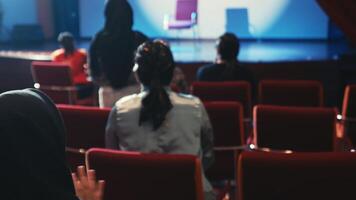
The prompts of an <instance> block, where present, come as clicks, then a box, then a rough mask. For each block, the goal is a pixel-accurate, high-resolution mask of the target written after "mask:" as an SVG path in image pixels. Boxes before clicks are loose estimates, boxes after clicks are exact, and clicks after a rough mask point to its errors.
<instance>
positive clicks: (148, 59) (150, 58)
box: [134, 40, 175, 88]
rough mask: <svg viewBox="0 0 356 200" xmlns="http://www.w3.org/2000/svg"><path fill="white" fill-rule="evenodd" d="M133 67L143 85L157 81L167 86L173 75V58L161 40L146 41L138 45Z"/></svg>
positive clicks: (147, 85)
mask: <svg viewBox="0 0 356 200" xmlns="http://www.w3.org/2000/svg"><path fill="white" fill-rule="evenodd" d="M135 63H136V65H135V69H134V71H135V72H136V74H137V76H138V78H139V81H140V82H141V83H142V85H143V86H145V87H148V88H150V87H154V86H156V85H157V83H159V85H161V86H168V85H169V84H170V82H171V80H172V77H173V71H174V67H175V64H174V60H173V55H172V52H171V50H170V49H169V47H168V45H167V44H165V43H164V42H163V41H159V40H156V41H153V42H146V43H144V44H142V45H141V46H139V47H138V49H137V53H136V58H135Z"/></svg>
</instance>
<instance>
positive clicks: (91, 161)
mask: <svg viewBox="0 0 356 200" xmlns="http://www.w3.org/2000/svg"><path fill="white" fill-rule="evenodd" d="M86 159H87V164H88V166H87V167H88V169H95V170H96V175H97V177H98V178H99V179H103V180H105V181H106V185H105V197H104V199H105V200H118V199H125V200H138V199H155V200H161V199H162V200H167V199H169V200H182V199H184V200H203V189H202V178H201V165H200V161H199V159H198V158H197V157H195V156H192V155H173V154H143V153H137V152H123V151H115V150H107V149H90V150H89V151H88V152H87V155H86Z"/></svg>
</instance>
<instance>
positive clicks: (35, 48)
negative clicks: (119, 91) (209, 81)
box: [0, 40, 351, 63]
mask: <svg viewBox="0 0 356 200" xmlns="http://www.w3.org/2000/svg"><path fill="white" fill-rule="evenodd" d="M168 42H169V44H170V46H171V49H172V52H173V55H174V58H175V60H176V62H178V63H184V62H213V61H214V59H215V54H216V53H215V40H196V41H194V40H170V41H168ZM77 46H78V47H79V48H83V49H86V50H88V49H89V46H90V40H81V41H78V42H77ZM56 48H58V44H57V43H56V42H44V43H37V44H26V45H21V44H10V43H8V44H0V56H4V55H5V56H15V57H16V56H20V57H21V56H24V57H29V58H31V57H33V59H36V60H47V59H50V57H49V53H50V52H51V51H53V50H55V49H56ZM350 51H351V49H349V47H348V46H347V45H346V44H345V43H344V42H328V41H325V40H282V41H278V40H243V41H241V48H240V54H239V57H238V58H239V60H240V61H242V62H281V61H313V60H314V61H315V60H335V59H337V58H338V57H339V55H342V54H345V53H349V52H350ZM30 55H31V56H30Z"/></svg>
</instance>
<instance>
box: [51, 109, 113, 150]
mask: <svg viewBox="0 0 356 200" xmlns="http://www.w3.org/2000/svg"><path fill="white" fill-rule="evenodd" d="M57 107H58V109H59V111H60V112H61V114H62V116H63V120H64V124H65V127H66V129H67V133H68V134H67V144H66V146H68V147H72V148H77V149H79V148H84V149H89V148H92V147H105V127H106V122H107V119H108V117H109V113H110V109H108V108H105V109H101V108H97V107H85V106H71V105H57Z"/></svg>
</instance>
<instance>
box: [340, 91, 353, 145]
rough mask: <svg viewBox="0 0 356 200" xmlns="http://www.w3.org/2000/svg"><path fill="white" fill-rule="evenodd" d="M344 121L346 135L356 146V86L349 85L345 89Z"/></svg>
mask: <svg viewBox="0 0 356 200" xmlns="http://www.w3.org/2000/svg"><path fill="white" fill-rule="evenodd" d="M342 119H343V125H344V134H346V136H347V137H348V138H349V139H350V140H351V142H352V144H353V146H355V145H356V85H348V86H346V88H345V93H344V102H343V106H342Z"/></svg>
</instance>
